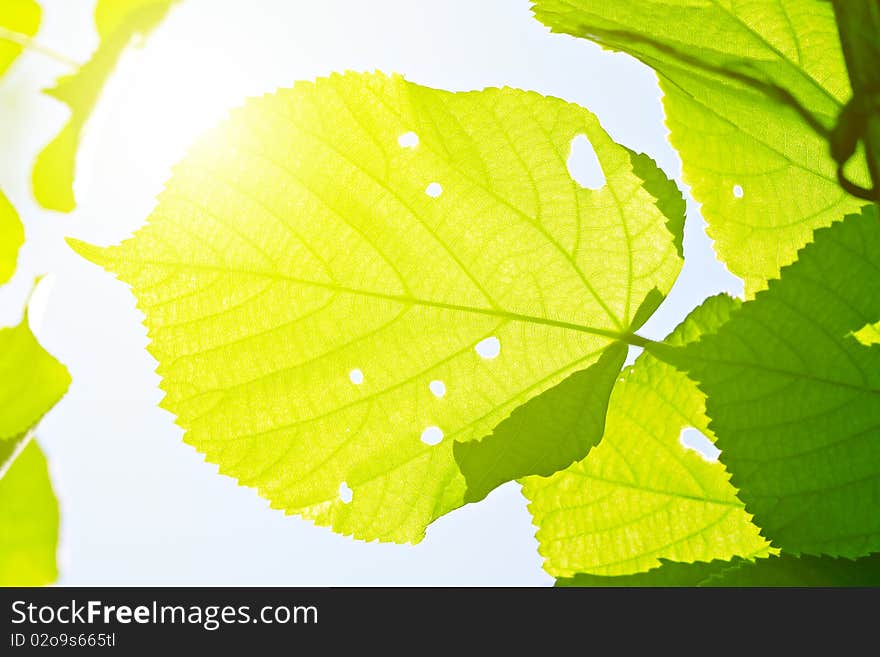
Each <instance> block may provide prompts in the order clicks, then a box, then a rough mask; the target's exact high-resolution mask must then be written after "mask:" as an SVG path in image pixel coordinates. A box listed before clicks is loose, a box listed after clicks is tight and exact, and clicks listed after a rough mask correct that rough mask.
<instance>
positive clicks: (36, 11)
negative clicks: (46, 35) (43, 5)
mask: <svg viewBox="0 0 880 657" xmlns="http://www.w3.org/2000/svg"><path fill="white" fill-rule="evenodd" d="M41 15H42V12H41V10H40V5H38V4H37V3H36V2H34V0H3V5H2V6H0V76H2V75H3V74H4V73H5V72H6V71H7V69H9V67H10V66H12V62H13V61H15V59H16V58H17V57H18V56H19V55H20V54H21V51H22V50H23V49H24V45H23V44H22V43H21V42H20V37H33V36H35V35H36V33H37V30H39V29H40V17H41ZM7 31H8V34H7ZM11 37H15V38H14V39H13V38H11Z"/></svg>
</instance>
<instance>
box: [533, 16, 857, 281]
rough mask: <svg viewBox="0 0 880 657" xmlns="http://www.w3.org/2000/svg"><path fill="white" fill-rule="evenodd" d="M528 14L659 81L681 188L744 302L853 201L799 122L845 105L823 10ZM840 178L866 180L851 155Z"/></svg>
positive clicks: (843, 78) (836, 47)
mask: <svg viewBox="0 0 880 657" xmlns="http://www.w3.org/2000/svg"><path fill="white" fill-rule="evenodd" d="M534 11H535V15H536V16H537V18H538V19H539V20H540V21H542V22H543V23H544V24H546V25H547V26H549V27H550V28H551V29H552V30H553V31H556V32H564V33H567V34H572V35H574V36H578V37H585V38H588V39H591V40H593V41H595V42H597V43H599V44H601V45H602V46H604V47H606V48H610V49H612V50H620V51H624V52H626V53H629V54H630V55H632V56H634V57H636V58H638V59H640V60H641V61H643V62H644V63H646V64H647V65H648V66H651V67H652V68H654V69H655V70H656V71H657V73H658V75H659V77H660V86H661V88H662V90H663V93H664V99H663V103H664V107H665V110H666V118H667V125H668V127H669V129H670V139H671V141H672V144H673V146H675V148H676V149H678V151H679V153H680V154H681V158H682V164H683V170H684V176H685V179H686V180H687V182H688V184H690V185H691V188H692V191H693V195H694V198H695V199H697V201H699V202H700V203H701V204H702V212H703V215H704V217H705V218H706V221H707V222H708V224H709V228H708V232H709V235H710V236H711V237H712V238H713V239H714V240H715V249H716V251H717V253H718V255H719V257H720V258H721V260H723V261H724V262H725V263H726V264H727V266H728V268H729V269H730V271H732V272H733V273H734V274H736V275H738V276H741V277H742V278H744V279H745V284H746V291H747V293H749V294H753V293H754V292H755V291H757V290H759V289H761V288H762V287H764V285H765V282H766V281H767V280H768V279H770V278H773V277H775V276H776V275H777V274H778V273H779V269H780V268H781V267H783V266H784V265H787V264H789V263H791V262H792V261H793V260H794V259H795V256H796V254H797V251H798V249H800V248H801V247H802V246H803V245H804V244H806V243H807V242H808V241H809V240H810V237H811V235H812V232H813V230H814V229H816V228H819V227H822V226H827V225H829V224H831V222H833V221H836V220H838V219H840V218H841V217H843V216H844V215H845V214H846V213H848V212H853V211H856V210H857V209H858V208H859V206H860V205H861V204H862V202H861V201H859V200H858V199H856V198H854V197H851V196H848V195H847V194H846V193H845V192H844V191H843V190H842V189H841V187H840V185H839V184H838V181H837V175H836V168H837V167H836V164H835V162H834V160H833V158H832V157H831V154H830V151H829V147H828V142H827V139H826V138H825V137H823V136H820V135H819V134H818V133H817V131H816V130H814V129H813V128H812V127H810V125H809V124H808V122H807V121H806V120H805V118H804V112H808V113H809V115H810V116H812V117H815V120H816V121H817V122H818V123H820V124H822V125H821V127H823V128H826V129H827V128H830V127H832V126H833V125H834V124H835V122H836V119H837V115H838V112H839V111H840V109H841V108H842V106H843V104H844V103H845V102H846V101H848V100H849V98H850V96H851V89H850V84H849V78H848V76H847V70H846V66H845V63H844V59H843V53H842V51H841V47H840V40H839V37H838V32H837V28H836V23H835V21H834V15H833V10H832V5H831V3H830V2H816V0H755V1H753V2H736V3H730V2H717V1H712V2H691V1H682V0H677V1H670V0H647V1H646V0H537V1H536V2H535V3H534ZM796 108H800V111H799V110H798V109H796ZM847 173H848V175H849V176H850V177H851V178H852V179H853V180H854V181H855V182H857V183H859V184H862V185H866V184H868V183H869V177H868V170H867V165H866V163H865V160H864V155H863V154H862V153H860V154H857V156H856V157H855V158H854V159H853V161H852V162H851V163H850V165H849V166H848V168H847Z"/></svg>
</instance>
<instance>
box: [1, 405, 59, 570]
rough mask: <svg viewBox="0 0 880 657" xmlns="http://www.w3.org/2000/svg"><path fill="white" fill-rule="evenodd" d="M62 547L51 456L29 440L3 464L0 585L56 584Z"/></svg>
mask: <svg viewBox="0 0 880 657" xmlns="http://www.w3.org/2000/svg"><path fill="white" fill-rule="evenodd" d="M0 408H3V407H0ZM2 448H3V443H0V449H2ZM57 547H58V502H57V500H56V499H55V493H54V492H53V490H52V483H51V481H50V480H49V472H48V469H47V467H46V459H45V457H44V456H43V453H42V452H41V451H40V448H39V446H38V445H37V443H36V441H34V440H30V439H27V440H26V441H25V446H24V447H23V448H22V450H21V453H20V454H18V456H17V457H16V458H15V459H14V460H13V461H12V462H11V463H7V464H4V465H3V466H2V467H0V586H42V585H44V584H50V583H52V582H54V581H55V579H56V578H57V577H58V568H57V566H56V563H55V552H56V550H57Z"/></svg>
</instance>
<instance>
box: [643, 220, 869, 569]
mask: <svg viewBox="0 0 880 657" xmlns="http://www.w3.org/2000/svg"><path fill="white" fill-rule="evenodd" d="M878 269H880V219H878V212H877V208H876V207H875V206H871V207H868V208H865V209H864V210H863V212H862V214H860V215H850V216H848V217H846V218H845V219H844V220H843V222H841V223H836V224H834V225H833V226H831V227H830V228H824V229H821V230H818V231H816V234H815V241H814V242H813V243H812V244H810V245H808V246H807V247H805V248H804V249H803V250H802V251H801V252H800V254H799V257H798V260H797V262H795V263H794V264H793V265H790V266H788V267H786V268H785V269H783V271H782V275H781V278H780V279H778V280H774V281H771V282H770V285H769V288H768V289H767V290H766V291H763V292H760V293H759V294H758V295H757V296H756V297H755V299H754V301H751V302H749V303H746V304H745V305H743V307H742V308H741V309H740V310H739V311H738V312H736V313H734V314H733V316H732V317H731V319H730V320H729V321H728V322H727V323H726V324H725V325H723V326H722V327H721V328H720V329H719V330H718V332H717V333H716V334H714V335H707V336H704V337H703V338H702V339H701V340H700V341H699V342H695V343H693V344H690V345H688V346H687V347H686V348H685V349H684V350H681V353H678V354H676V353H674V352H666V351H665V350H659V351H658V353H659V354H660V355H661V356H662V357H664V358H668V359H669V360H672V361H673V362H677V363H679V364H680V365H681V366H682V367H685V368H686V369H687V370H688V372H689V374H690V375H691V376H692V377H694V378H695V379H696V380H697V381H698V382H699V384H700V387H701V388H702V389H703V390H704V391H705V392H706V394H707V395H708V403H707V408H708V413H709V416H710V417H711V418H712V424H711V426H712V429H713V431H714V432H715V434H716V435H717V436H718V446H719V447H720V448H721V450H722V451H721V460H722V461H723V462H724V463H725V464H726V465H727V467H728V469H729V470H730V472H731V475H732V479H731V481H732V482H733V484H734V485H735V486H736V487H737V489H738V490H739V496H740V498H741V499H742V500H743V501H744V502H745V503H746V509H747V510H748V511H749V512H750V513H752V514H754V518H755V522H756V523H757V524H758V525H759V526H760V527H761V531H762V533H763V534H764V535H765V536H766V537H767V538H769V539H770V540H771V541H772V543H773V544H774V545H776V546H778V547H780V548H781V549H782V550H783V551H785V552H790V553H793V554H801V553H808V554H831V555H837V556H846V557H858V556H862V555H865V554H868V553H870V552H877V551H880V345H878V344H863V343H862V342H860V341H859V340H858V339H856V338H855V337H854V335H853V332H854V331H857V330H858V329H861V328H863V327H864V326H865V325H866V324H870V323H876V322H877V320H878V319H880V276H878V275H877V272H878Z"/></svg>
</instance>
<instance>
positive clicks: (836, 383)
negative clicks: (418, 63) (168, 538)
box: [0, 0, 880, 586]
mask: <svg viewBox="0 0 880 657" xmlns="http://www.w3.org/2000/svg"><path fill="white" fill-rule="evenodd" d="M172 3H173V2H172V0H129V1H127V2H104V1H103V0H102V1H100V2H99V3H98V6H97V9H96V23H97V27H98V32H99V34H100V36H101V39H102V41H101V46H100V47H99V48H98V50H97V51H96V53H95V55H94V56H93V58H92V59H91V61H90V62H88V63H87V64H86V65H84V66H83V67H82V68H81V69H80V70H79V71H78V72H77V73H75V74H74V75H72V76H67V77H65V78H62V79H61V80H60V81H59V83H58V85H57V86H56V87H55V88H54V89H53V90H52V91H50V92H49V93H50V94H51V95H53V96H55V97H56V98H58V99H60V100H62V101H63V102H65V103H67V104H68V105H69V106H70V107H71V111H72V113H71V119H70V122H69V123H68V125H67V126H66V127H65V128H64V130H63V131H62V132H61V134H60V135H59V136H58V138H57V139H56V140H55V141H53V142H52V143H51V144H50V145H49V146H48V147H47V149H46V150H45V151H44V152H43V153H42V154H41V155H40V157H39V158H38V160H37V163H36V167H35V169H34V175H33V182H34V190H35V193H36V195H37V198H38V200H39V201H40V202H41V203H42V204H43V205H44V206H45V207H48V208H53V209H57V210H62V211H69V210H70V209H72V208H73V206H74V199H73V193H72V182H73V170H74V159H75V152H76V148H77V144H78V141H79V136H80V132H81V130H82V129H83V126H84V124H85V121H86V118H87V116H88V114H89V113H90V111H91V108H92V107H93V105H94V104H95V102H96V100H97V98H98V95H99V93H100V89H101V87H102V85H103V83H104V81H105V80H106V78H107V76H108V75H109V74H110V72H111V71H112V68H113V66H114V63H115V61H116V59H117V58H118V56H119V54H120V53H121V52H122V51H123V49H124V48H125V47H126V45H127V44H128V43H129V42H130V40H131V39H132V37H133V36H135V35H137V34H145V33H147V32H148V31H149V30H150V29H152V27H153V26H155V24H156V23H157V22H158V21H159V20H160V19H161V18H162V16H164V14H165V13H166V12H167V10H168V8H169V7H170V6H171V4H172ZM25 4H27V3H25ZM21 6H24V4H23V5H21ZM871 7H873V5H872V4H870V3H865V4H864V5H858V6H856V4H855V3H846V2H844V1H843V0H835V1H834V2H818V1H817V0H772V1H771V0H754V1H752V2H748V3H730V2H720V1H716V0H712V1H710V2H693V1H691V0H646V1H639V2H635V1H631V0H589V1H588V0H537V1H536V2H535V3H534V12H535V15H536V17H537V18H538V19H539V20H541V21H542V22H543V23H545V24H546V25H547V26H549V27H550V28H551V29H552V30H554V31H557V32H564V33H567V34H570V35H574V36H577V37H585V38H588V39H591V40H593V41H595V42H597V43H599V44H601V45H602V46H604V47H606V48H609V49H613V50H618V51H623V52H626V53H629V54H630V55H632V56H634V57H637V58H638V59H640V60H641V61H642V62H644V63H645V64H647V65H649V66H651V67H652V68H653V69H654V70H655V71H656V72H657V74H658V77H659V82H660V86H661V89H662V90H663V94H664V101H663V102H664V107H665V110H666V116H667V124H668V127H669V129H670V139H671V142H672V144H673V145H674V146H675V147H676V149H677V150H678V152H679V154H680V155H681V158H682V162H683V171H684V179H685V181H686V182H687V183H688V184H689V185H690V187H691V190H692V192H693V195H694V198H695V199H696V200H697V201H699V203H700V204H701V207H702V213H703V215H704V217H705V218H706V220H707V223H708V232H709V235H710V236H711V237H712V238H713V239H714V246H715V250H716V252H717V255H718V257H719V259H720V260H721V261H722V262H723V263H724V264H725V265H726V266H727V267H728V268H729V269H730V271H731V272H733V273H734V274H736V275H737V276H739V277H741V278H742V279H743V280H744V282H745V289H746V300H744V301H742V300H736V299H732V298H730V297H728V296H724V295H719V296H715V297H710V298H709V299H707V300H705V301H704V303H702V304H701V305H700V306H698V307H697V308H696V309H694V310H693V311H692V312H691V313H690V314H689V315H688V316H687V317H686V318H685V319H684V321H683V322H682V323H681V324H680V325H679V326H678V327H677V328H676V329H675V330H674V331H673V332H672V333H671V334H670V335H669V336H667V337H666V338H665V339H664V340H662V341H660V342H654V341H651V340H648V339H647V338H645V337H643V336H640V335H638V334H637V331H638V330H639V329H640V327H641V326H642V325H643V324H644V323H645V322H646V321H647V320H648V319H649V318H650V317H651V315H652V314H653V313H654V312H655V311H656V310H657V308H658V307H659V306H660V304H661V303H662V302H663V300H664V298H665V297H666V295H667V294H668V293H669V291H670V290H671V288H672V286H673V284H674V283H675V280H676V277H677V275H678V273H679V270H680V269H681V266H682V262H683V258H684V252H683V229H684V215H685V205H684V200H683V198H682V195H681V193H680V191H679V189H678V187H677V186H676V184H675V183H674V182H672V181H671V180H669V179H668V178H667V177H666V175H665V174H664V173H663V172H662V171H661V170H660V169H659V168H658V167H657V166H656V165H655V164H654V162H653V161H652V160H651V159H650V158H649V157H648V156H646V155H644V154H639V153H635V152H633V151H631V150H630V149H628V148H626V147H625V146H623V145H621V144H618V143H616V142H615V141H613V140H612V139H611V138H610V136H609V135H608V134H607V133H606V132H605V131H604V130H603V128H602V127H601V126H600V124H599V122H598V120H597V119H596V117H595V116H594V115H593V114H591V113H590V112H589V111H588V110H586V109H584V108H582V107H578V106H576V105H573V104H571V103H567V102H565V101H563V100H560V99H557V98H552V97H546V96H542V95H539V94H537V93H533V92H526V91H521V90H517V89H509V88H502V89H485V90H482V91H473V92H461V93H451V92H447V91H443V90H438V89H432V88H429V87H425V86H421V85H418V84H415V83H412V82H409V81H406V80H404V79H403V78H402V77H400V76H396V75H392V76H388V75H384V74H379V73H374V74H358V73H346V74H342V75H339V74H337V75H333V76H331V77H329V78H324V79H319V80H317V81H315V82H300V83H297V84H296V85H294V86H293V87H292V88H289V89H280V90H278V91H277V92H275V93H273V94H268V95H266V96H263V97H261V98H255V99H251V100H249V101H248V102H247V103H246V104H245V105H244V106H243V107H242V108H240V109H239V110H236V111H235V112H233V113H232V114H231V116H230V117H229V118H228V119H227V120H226V121H225V122H224V123H223V124H222V125H221V126H219V127H218V128H216V129H214V130H212V131H210V132H208V133H207V134H206V135H205V136H203V137H202V138H201V139H200V140H199V141H198V143H197V144H196V145H195V146H194V148H193V149H192V150H191V152H190V153H189V155H188V156H187V157H186V158H185V159H184V160H183V161H182V162H181V163H180V164H179V165H178V166H177V167H176V169H175V172H174V175H173V177H172V179H171V180H170V181H169V183H168V185H167V188H166V189H165V191H164V192H163V193H162V195H161V197H160V199H159V202H158V205H157V207H156V209H155V211H154V212H153V213H152V214H151V216H150V217H149V219H148V222H147V224H146V225H145V226H144V227H143V228H141V229H140V230H139V231H138V232H137V233H136V234H135V235H134V237H132V238H131V239H128V240H126V241H124V242H123V243H122V244H120V245H117V246H110V247H97V246H93V245H88V244H84V243H82V242H77V241H75V240H72V241H71V245H72V246H73V248H74V249H75V250H76V251H77V252H79V253H80V254H81V255H83V256H84V257H86V258H87V259H89V260H92V261H93V262H96V263H98V264H100V265H101V266H103V267H104V268H106V269H107V270H109V271H111V272H113V273H115V274H116V275H117V276H118V277H119V278H120V279H121V280H122V281H124V282H125V283H127V284H128V285H129V286H131V288H132V291H133V292H134V295H135V297H136V298H137V302H138V307H139V308H140V310H141V311H142V312H143V313H144V315H145V323H146V326H147V328H148V332H149V338H150V345H149V350H150V352H151V353H152V354H153V355H154V356H155V358H156V359H157V361H158V362H159V368H158V372H159V374H160V375H161V377H162V383H161V386H162V389H163V390H164V392H165V395H166V396H165V398H164V400H163V401H162V406H163V407H164V408H166V409H168V410H169V411H171V412H172V413H173V414H174V415H175V416H176V418H177V421H178V423H179V424H180V426H181V427H182V428H183V429H184V431H185V438H184V439H185V441H186V442H188V443H189V444H191V445H193V446H194V447H196V448H197V449H198V450H199V451H201V452H202V453H204V454H205V455H206V457H207V459H208V460H209V461H210V462H212V463H216V464H217V465H218V466H219V469H220V472H221V473H223V474H227V475H229V476H232V477H234V478H236V479H237V480H238V481H239V482H240V483H241V484H243V485H247V486H252V487H255V488H257V489H258V491H259V492H260V494H261V495H263V496H264V497H265V498H267V499H268V500H269V501H270V503H271V504H272V506H273V507H274V508H278V509H282V510H284V511H285V512H286V513H291V514H298V515H300V516H302V517H305V518H308V519H311V520H313V521H314V522H315V523H317V524H319V525H324V526H328V527H331V528H332V529H334V530H335V531H337V532H340V533H343V534H347V535H352V536H355V537H357V538H361V539H366V540H381V541H395V542H417V541H419V540H421V539H422V538H423V536H424V533H425V530H426V527H427V526H428V525H429V524H430V523H431V522H432V521H433V520H435V519H436V518H438V517H440V516H441V515H443V514H445V513H448V512H450V511H452V510H454V509H456V508H458V507H460V506H461V505H463V504H466V503H470V502H477V501H479V500H481V499H483V498H484V497H486V495H488V494H489V493H490V492H491V491H492V490H494V489H495V488H496V487H498V486H499V485H501V484H503V483H505V482H509V481H514V480H516V481H519V482H521V483H522V487H523V492H524V494H525V496H526V498H527V499H528V500H529V510H530V512H531V513H532V516H533V519H534V522H535V524H536V526H537V528H538V529H537V538H538V541H539V544H540V552H541V554H542V555H543V557H544V559H545V562H544V567H545V569H546V570H547V571H548V572H549V573H550V574H551V575H553V576H555V577H557V578H559V579H558V583H559V584H560V585H565V586H570V585H575V586H655V585H659V586H753V585H772V586H826V585H836V586H849V585H866V584H877V583H878V582H880V568H878V553H880V399H878V395H880V378H878V377H880V374H878V372H880V360H878V359H880V339H878V336H880V332H878V328H877V327H878V326H880V283H878V280H880V277H878V276H877V272H878V271H880V216H878V210H877V207H876V206H866V205H865V200H872V199H873V200H876V199H877V194H878V192H877V190H878V189H880V169H878V162H880V106H878V105H877V102H876V89H877V88H880V86H878V85H880V80H878V77H880V73H878V72H877V71H878V69H877V67H876V54H877V53H878V52H880V36H878V35H880V9H876V7H875V8H874V9H871ZM872 12H873V13H872ZM0 24H3V23H2V20H0ZM871 28H876V29H873V30H872V29H871ZM10 29H11V28H10ZM21 29H22V30H23V32H26V33H27V34H33V31H34V30H35V29H36V28H35V27H33V28H31V27H27V28H21ZM27 30H31V31H30V32H27ZM0 56H2V51H0ZM2 61H3V60H2V59H0V63H2ZM872 62H873V64H872ZM872 94H874V95H872ZM579 136H584V137H586V139H587V140H588V141H589V143H590V144H591V146H592V148H593V149H594V151H595V154H596V156H597V159H598V162H599V164H600V166H601V169H602V173H603V175H604V179H605V180H604V184H603V185H602V186H600V187H599V188H598V189H587V188H584V187H582V186H581V185H579V184H578V183H577V182H575V181H574V180H573V179H572V177H571V175H570V173H569V170H568V164H567V162H568V158H569V155H570V152H571V147H572V142H573V140H574V139H575V138H577V137H579ZM6 205H8V204H3V203H0V236H3V237H8V239H7V240H6V241H5V243H6V244H8V245H9V246H8V247H7V246H6V245H5V244H4V249H5V250H4V251H2V252H0V279H2V280H5V279H3V278H2V277H4V276H5V278H6V279H8V277H9V274H11V272H12V269H14V259H15V253H16V252H17V250H18V247H19V245H20V244H21V241H22V235H21V231H20V222H19V221H18V219H17V216H16V215H15V213H14V210H12V209H11V208H8V209H7V208H6ZM0 341H5V342H6V343H8V345H9V346H8V347H7V348H6V349H5V350H3V349H0V358H5V360H0V373H3V374H4V377H3V379H2V380H3V381H4V383H5V381H14V384H12V387H9V384H6V386H7V387H5V388H4V387H3V386H4V383H0V401H3V400H4V399H12V398H13V397H15V398H16V401H15V403H14V404H6V405H5V407H8V408H13V410H12V411H10V412H5V414H2V415H0V439H3V440H5V442H0V448H2V450H3V453H5V454H6V457H5V458H8V457H9V455H13V454H19V453H20V455H19V456H18V458H17V459H16V460H15V461H12V462H11V467H7V470H8V473H7V474H6V476H5V477H4V478H3V479H2V480H0V499H3V500H8V501H7V502H6V507H0V514H2V513H6V516H4V517H9V518H11V520H9V521H8V522H11V523H15V522H18V523H19V524H21V525H22V529H21V531H20V532H18V533H16V534H15V535H16V536H21V541H20V544H21V545H23V546H24V547H22V548H20V549H19V548H15V546H14V545H13V546H12V547H11V548H8V549H10V550H14V549H19V552H18V554H20V555H25V557H27V555H39V554H44V553H46V552H47V551H48V550H49V548H48V547H47V546H48V545H49V543H50V542H51V541H52V540H54V534H53V533H52V532H53V531H54V530H53V529H52V528H53V527H55V525H54V524H51V523H50V525H42V526H40V527H25V526H24V524H23V523H22V522H21V520H20V519H21V518H24V517H29V516H27V514H25V513H23V512H22V511H21V510H20V509H19V508H18V507H17V506H16V502H15V501H16V500H20V499H23V497H22V494H21V493H18V492H17V491H18V490H19V488H20V487H21V486H36V485H37V484H38V483H39V482H41V481H42V479H40V476H41V475H39V474H33V475H27V472H28V471H30V472H32V473H42V472H44V471H45V464H44V463H43V461H42V460H41V457H40V456H39V454H38V453H35V452H34V448H33V447H32V445H33V443H30V444H27V446H24V445H25V444H26V440H27V437H28V436H29V435H30V433H31V431H32V428H33V426H34V425H35V424H36V422H37V421H38V420H39V418H40V417H41V416H42V414H43V413H45V411H46V410H48V408H50V407H51V406H52V404H54V402H55V401H57V399H58V398H59V397H60V395H61V394H63V392H64V389H66V387H67V384H68V383H69V380H68V379H67V374H66V371H65V370H63V367H62V366H60V365H59V364H58V363H57V362H56V361H54V359H52V358H51V357H50V356H48V354H45V352H42V350H41V348H40V347H39V345H38V344H37V343H36V341H35V340H34V339H33V336H32V335H31V334H30V331H29V329H28V328H27V322H26V321H25V322H24V323H23V324H22V326H20V327H18V328H15V329H7V330H6V331H4V332H2V333H0ZM0 346H2V343H0ZM633 347H637V348H643V349H644V351H643V353H641V354H640V355H638V357H637V358H635V360H634V362H633V364H632V365H630V366H626V367H624V363H625V362H626V359H627V355H628V352H629V349H631V348H633ZM25 363H27V367H29V368H30V369H29V370H28V372H30V374H29V375H28V376H23V375H22V371H23V367H25V365H24V364H25ZM22 391H25V394H23V395H22ZM688 435H700V436H702V438H703V439H704V440H705V441H707V444H709V443H714V444H715V445H716V446H717V449H720V453H719V455H718V457H717V458H713V457H712V455H711V454H710V453H709V452H708V451H706V452H705V453H703V454H698V453H696V452H695V451H694V450H691V449H688V448H687V447H686V446H685V444H683V439H684V438H685V437H686V436H688ZM19 467H20V469H21V470H22V471H23V472H25V474H23V475H20V476H18V477H16V476H14V475H15V473H16V470H15V469H16V468H19ZM10 477H12V478H11V479H10ZM40 490H42V493H41V492H39V491H35V492H33V493H30V495H31V496H32V497H33V499H34V500H36V502H35V503H38V504H40V505H42V506H43V507H44V509H46V510H45V512H44V513H41V514H40V518H49V519H51V518H52V513H53V512H52V509H54V506H53V504H54V498H52V499H51V501H50V499H49V496H48V495H47V494H45V487H44V488H42V489H40ZM4 496H5V497H4ZM16 519H18V520H16ZM10 535H11V534H10ZM52 544H53V545H54V543H52ZM2 549H5V548H4V547H3V546H2V545H0V550H2ZM15 558H18V557H15ZM15 558H12V557H10V561H9V563H16V561H15V560H14V559H15ZM46 563H47V562H46V561H45V560H43V561H41V562H40V563H39V564H36V565H34V566H33V568H32V570H28V569H27V568H26V567H24V566H21V567H18V566H17V567H16V568H17V570H16V572H19V573H32V574H28V575H26V577H31V578H32V579H33V580H35V581H38V580H41V579H43V580H46V579H48V578H51V575H52V574H53V573H54V570H53V568H54V566H53V567H52V568H49V567H48V566H47V565H46ZM2 576H3V572H2V571H0V577H2ZM22 577H25V575H22Z"/></svg>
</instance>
